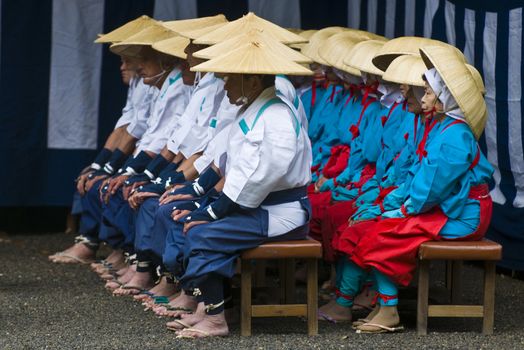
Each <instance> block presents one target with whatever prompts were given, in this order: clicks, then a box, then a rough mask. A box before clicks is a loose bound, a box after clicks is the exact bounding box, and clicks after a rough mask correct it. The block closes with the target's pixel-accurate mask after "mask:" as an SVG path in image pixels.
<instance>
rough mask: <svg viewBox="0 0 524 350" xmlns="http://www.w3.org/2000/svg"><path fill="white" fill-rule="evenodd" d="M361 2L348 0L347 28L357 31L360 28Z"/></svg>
mask: <svg viewBox="0 0 524 350" xmlns="http://www.w3.org/2000/svg"><path fill="white" fill-rule="evenodd" d="M361 2H362V1H361V0H348V27H349V28H355V29H358V28H359V27H360V6H361Z"/></svg>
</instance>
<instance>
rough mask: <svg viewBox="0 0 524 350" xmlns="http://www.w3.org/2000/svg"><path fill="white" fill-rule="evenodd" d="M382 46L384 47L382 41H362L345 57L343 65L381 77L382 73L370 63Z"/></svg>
mask: <svg viewBox="0 0 524 350" xmlns="http://www.w3.org/2000/svg"><path fill="white" fill-rule="evenodd" d="M382 46H384V41H380V40H366V41H362V42H360V43H358V44H356V45H355V47H354V48H353V50H351V52H350V53H349V54H348V56H347V57H346V59H345V61H344V63H345V64H347V65H348V66H351V67H353V68H355V69H358V70H359V71H361V72H364V73H370V74H375V75H382V73H383V72H382V71H381V70H380V69H378V68H377V67H375V66H374V65H373V63H372V62H371V60H372V59H373V57H375V55H376V54H377V52H379V50H380V48H381V47H382Z"/></svg>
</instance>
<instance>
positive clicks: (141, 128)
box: [127, 82, 158, 139]
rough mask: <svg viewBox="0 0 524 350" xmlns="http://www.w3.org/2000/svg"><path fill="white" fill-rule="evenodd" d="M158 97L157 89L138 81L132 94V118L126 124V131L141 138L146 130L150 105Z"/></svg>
mask: <svg viewBox="0 0 524 350" xmlns="http://www.w3.org/2000/svg"><path fill="white" fill-rule="evenodd" d="M157 97H158V91H157V90H156V89H155V88H153V87H150V86H147V85H146V84H144V83H142V82H140V83H139V84H138V86H137V87H136V88H135V93H134V94H133V102H134V103H133V105H134V108H133V110H134V111H133V118H132V120H131V123H129V125H128V126H127V132H128V133H129V134H130V135H131V136H133V137H134V138H136V139H141V138H142V136H143V135H144V133H145V132H146V130H147V121H148V119H149V116H150V114H151V110H152V105H153V104H154V102H155V99H156V98H157Z"/></svg>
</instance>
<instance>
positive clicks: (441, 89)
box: [424, 68, 466, 121]
mask: <svg viewBox="0 0 524 350" xmlns="http://www.w3.org/2000/svg"><path fill="white" fill-rule="evenodd" d="M424 76H425V77H426V79H427V81H428V84H429V86H431V88H432V89H433V92H435V95H437V98H438V99H439V100H440V102H442V105H443V107H444V114H446V115H448V116H450V117H451V118H454V119H458V120H462V121H466V118H465V117H464V113H462V111H461V110H460V107H459V106H458V103H457V101H455V98H454V97H453V95H451V92H450V91H449V89H448V87H447V86H446V84H445V83H444V80H443V79H442V77H441V76H440V74H439V73H438V72H437V70H436V69H435V68H431V69H429V70H427V71H426V72H425V73H424Z"/></svg>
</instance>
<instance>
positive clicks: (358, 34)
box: [346, 28, 388, 41]
mask: <svg viewBox="0 0 524 350" xmlns="http://www.w3.org/2000/svg"><path fill="white" fill-rule="evenodd" d="M346 31H348V32H350V33H352V34H353V36H354V37H355V38H360V39H361V40H378V41H388V38H386V37H385V36H382V35H378V34H375V33H371V32H367V31H365V30H359V29H353V28H346Z"/></svg>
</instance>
